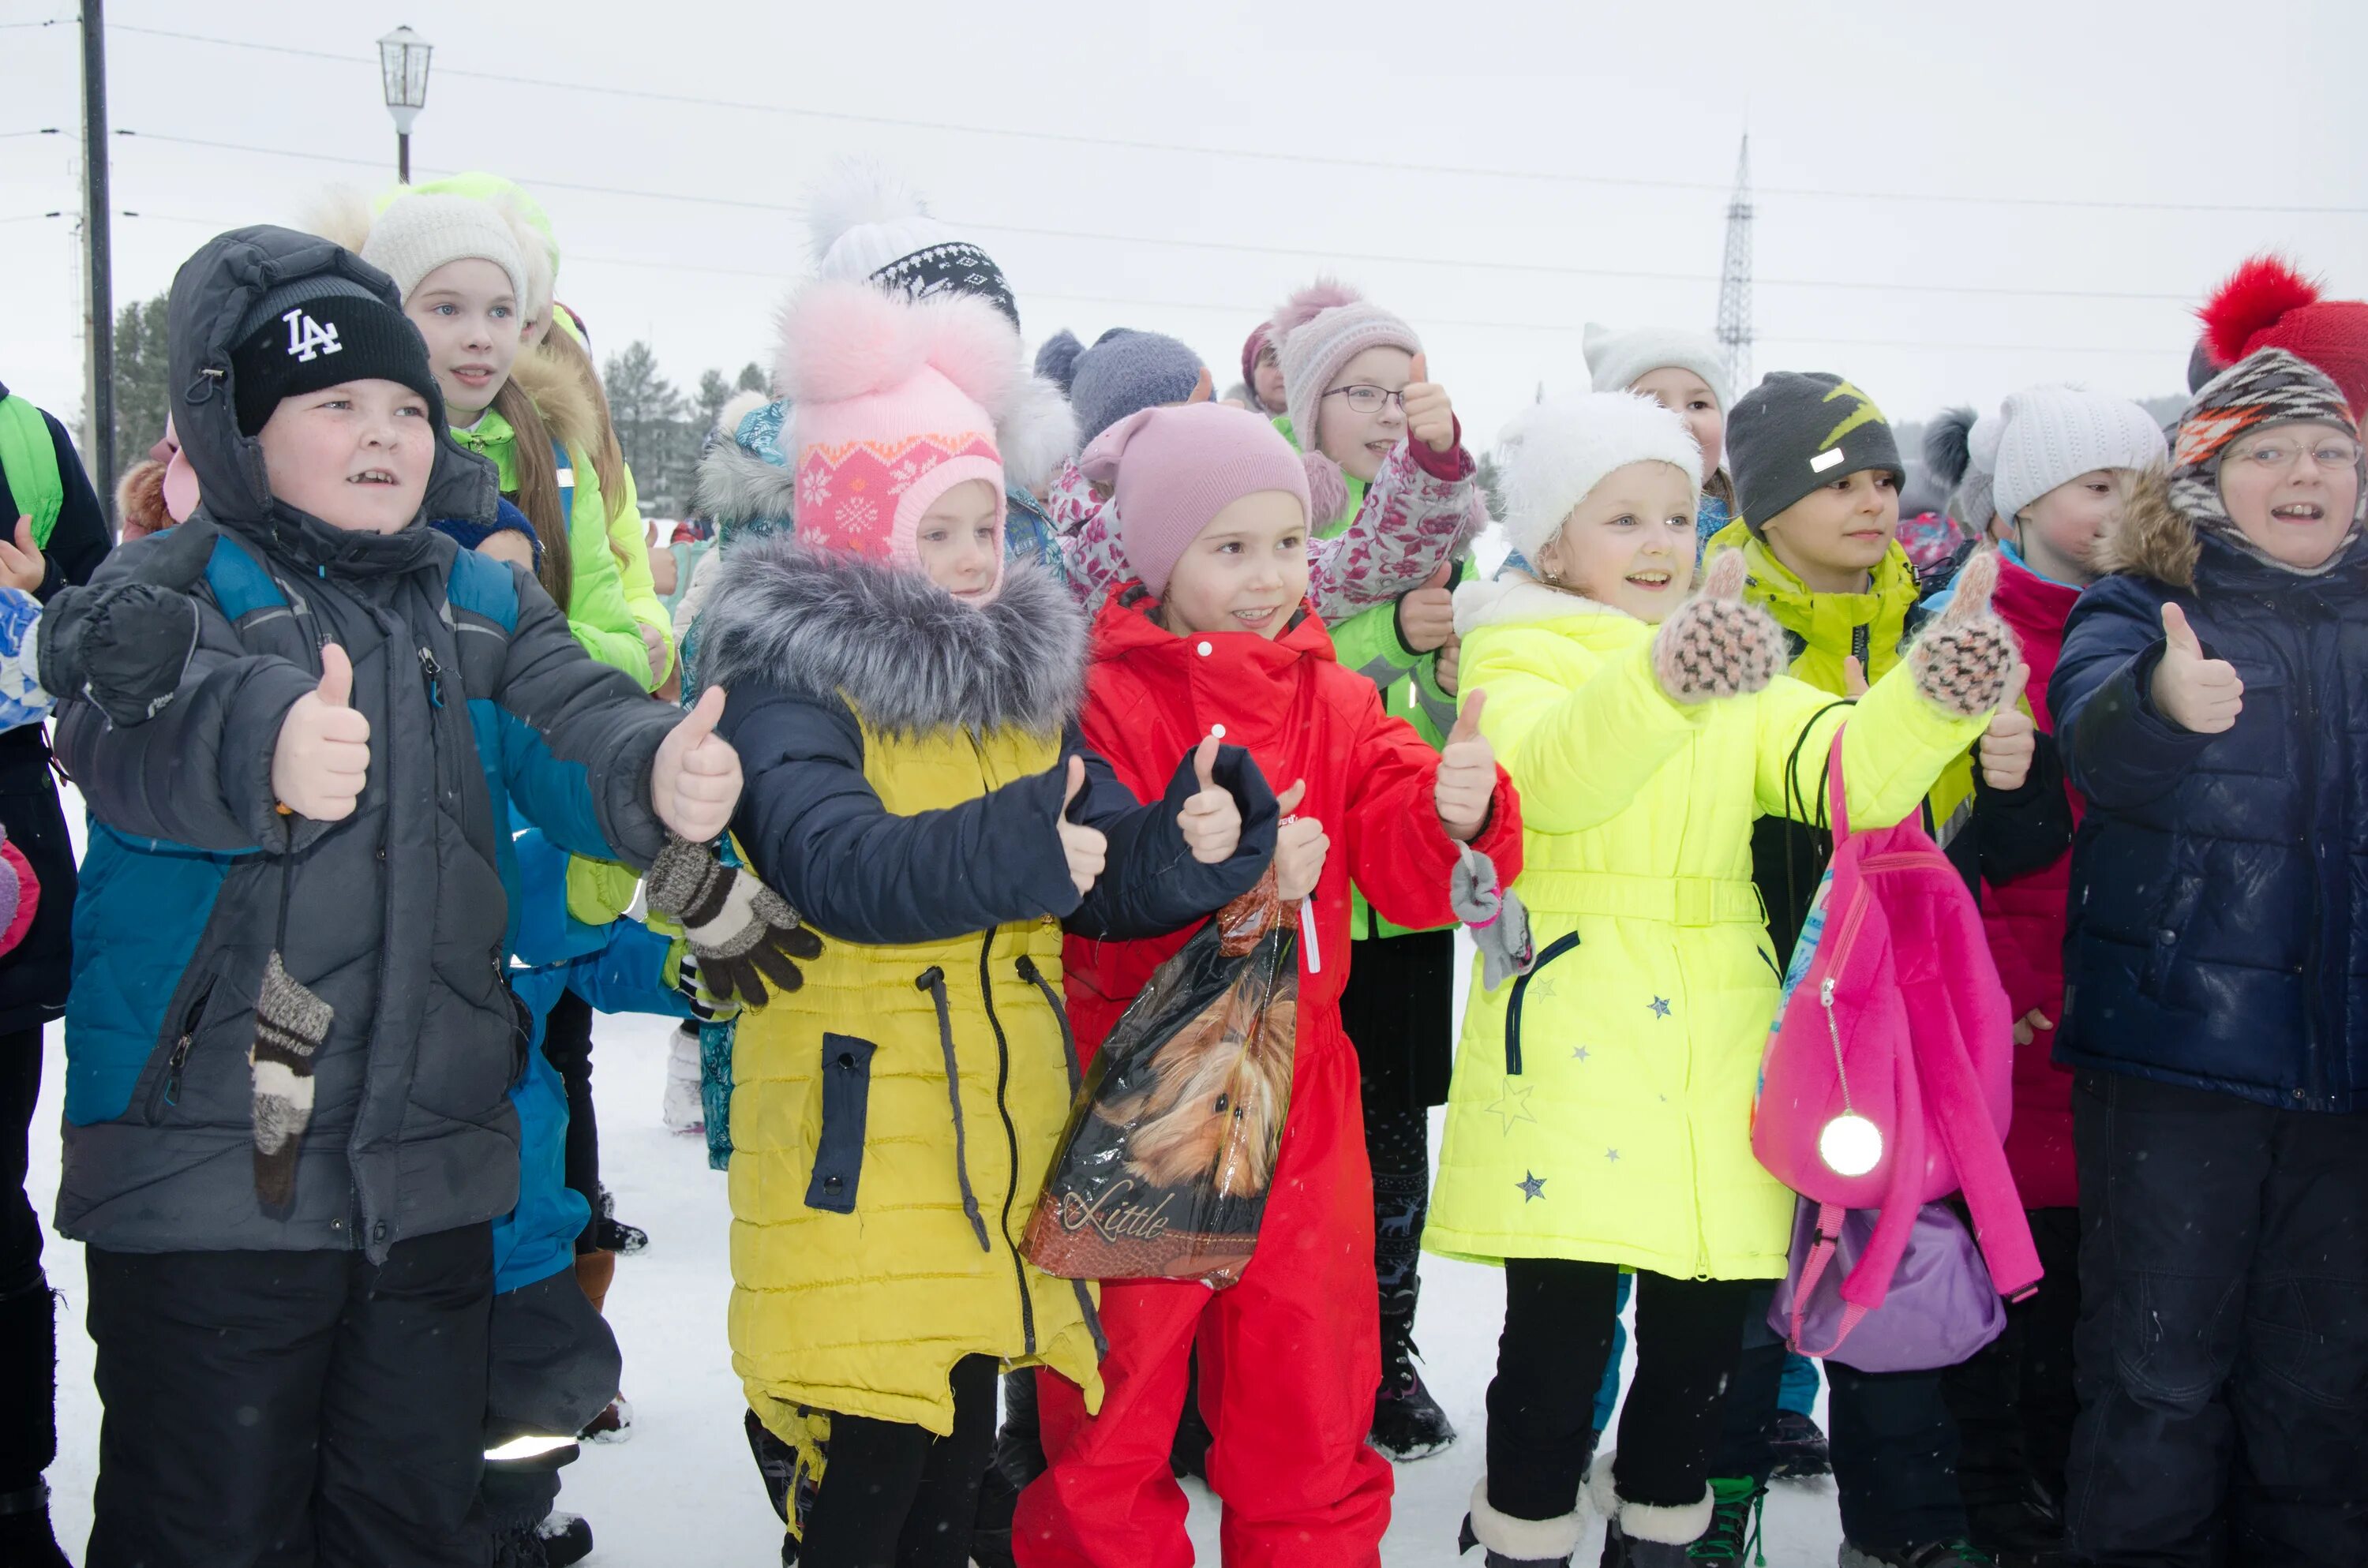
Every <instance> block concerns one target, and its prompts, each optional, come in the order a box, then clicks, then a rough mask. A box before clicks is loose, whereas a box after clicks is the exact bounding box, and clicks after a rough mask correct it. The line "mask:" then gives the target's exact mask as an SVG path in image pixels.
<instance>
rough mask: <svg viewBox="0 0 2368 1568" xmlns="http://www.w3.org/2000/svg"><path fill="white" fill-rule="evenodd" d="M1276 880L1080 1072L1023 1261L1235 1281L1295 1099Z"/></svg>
mask: <svg viewBox="0 0 2368 1568" xmlns="http://www.w3.org/2000/svg"><path fill="white" fill-rule="evenodd" d="M1273 881H1274V879H1273V876H1272V874H1271V873H1269V876H1268V878H1267V880H1266V881H1264V882H1263V883H1261V884H1260V885H1259V886H1258V888H1257V889H1254V890H1253V891H1251V892H1248V893H1246V894H1244V895H1243V896H1242V897H1241V898H1239V899H1236V900H1235V902H1234V903H1230V904H1228V905H1226V907H1225V908H1224V910H1223V911H1222V912H1220V913H1219V915H1217V917H1216V918H1215V919H1214V920H1212V921H1211V922H1210V923H1209V924H1208V925H1207V926H1203V927H1202V928H1201V930H1200V931H1198V932H1196V933H1194V934H1193V936H1192V937H1191V939H1190V941H1188V942H1187V943H1185V945H1184V947H1183V949H1181V950H1180V951H1178V953H1177V954H1176V956H1175V957H1173V958H1171V959H1169V960H1167V962H1166V963H1165V964H1163V965H1161V966H1160V968H1159V971H1158V972H1157V973H1156V974H1155V975H1154V976H1153V977H1152V981H1151V983H1150V984H1149V985H1147V986H1146V987H1144V992H1143V994H1142V995H1140V996H1139V997H1137V998H1136V999H1135V1002H1134V1005H1133V1006H1131V1007H1129V1008H1128V1009H1127V1011H1126V1015H1125V1017H1122V1018H1121V1019H1120V1020H1119V1023H1118V1027H1117V1028H1115V1029H1113V1030H1112V1031H1111V1033H1110V1039H1109V1040H1108V1041H1107V1042H1105V1043H1104V1045H1103V1047H1102V1050H1101V1052H1100V1054H1099V1056H1097V1057H1096V1058H1095V1059H1094V1062H1093V1065H1092V1066H1091V1067H1090V1068H1089V1069H1088V1070H1087V1074H1086V1076H1085V1081H1084V1083H1083V1085H1081V1086H1080V1088H1079V1090H1078V1094H1077V1101H1076V1107H1075V1108H1073V1109H1072V1111H1071V1113H1070V1119H1069V1130H1068V1133H1067V1136H1066V1138H1065V1140H1064V1144H1063V1148H1062V1152H1061V1157H1060V1159H1059V1160H1058V1161H1057V1162H1056V1163H1055V1165H1054V1166H1053V1176H1052V1179H1051V1180H1050V1181H1048V1182H1047V1183H1046V1184H1045V1187H1044V1196H1043V1197H1042V1199H1040V1200H1039V1201H1038V1203H1037V1206H1036V1212H1035V1214H1034V1216H1033V1217H1032V1218H1031V1220H1030V1223H1029V1229H1028V1246H1027V1250H1028V1255H1029V1256H1030V1259H1032V1260H1033V1261H1034V1262H1035V1264H1036V1266H1037V1267H1040V1268H1042V1269H1044V1270H1045V1271H1046V1272H1047V1273H1051V1274H1057V1275H1062V1276H1064V1277H1067V1278H1079V1279H1141V1278H1181V1279H1201V1280H1205V1281H1207V1282H1208V1283H1210V1284H1212V1285H1227V1284H1231V1283H1232V1282H1233V1281H1235V1279H1237V1278H1240V1277H1241V1271H1242V1268H1243V1267H1244V1266H1245V1265H1247V1263H1248V1262H1249V1258H1250V1254H1251V1251H1252V1249H1253V1248H1254V1247H1255V1245H1256V1244H1257V1241H1258V1221H1259V1219H1260V1217H1261V1216H1262V1215H1263V1214H1264V1212H1265V1210H1266V1194H1267V1187H1268V1184H1269V1182H1271V1181H1272V1180H1273V1177H1274V1165H1275V1156H1276V1154H1277V1153H1278V1151H1279V1150H1280V1148H1281V1142H1282V1122H1283V1118H1284V1116H1285V1115H1286V1114H1287V1113H1288V1112H1289V1110H1290V1108H1291V1069H1292V1054H1293V1047H1294V1042H1295V1040H1296V1034H1297V1022H1298V1014H1299V959H1298V942H1297V935H1296V930H1295V927H1296V924H1297V922H1296V919H1295V915H1296V911H1294V910H1291V909H1287V908H1285V907H1283V906H1282V904H1281V901H1280V900H1279V899H1277V898H1276V897H1275V895H1274V891H1273Z"/></svg>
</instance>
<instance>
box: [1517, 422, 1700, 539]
mask: <svg viewBox="0 0 2368 1568" xmlns="http://www.w3.org/2000/svg"><path fill="white" fill-rule="evenodd" d="M1646 461H1658V462H1665V463H1668V464H1669V465H1670V466H1671V467H1673V468H1676V469H1678V470H1679V471H1680V472H1683V473H1684V474H1685V476H1686V485H1687V487H1688V488H1689V489H1690V490H1692V491H1693V492H1694V493H1695V494H1696V497H1697V499H1699V496H1700V493H1701V488H1702V449H1701V448H1700V447H1698V446H1696V445H1695V444H1694V438H1693V437H1692V435H1691V433H1689V432H1688V431H1687V429H1686V425H1685V421H1684V420H1682V419H1680V418H1679V417H1678V416H1677V415H1674V414H1672V413H1670V412H1669V411H1668V409H1666V408H1663V407H1662V406H1661V405H1660V404H1659V403H1655V402H1654V401H1653V400H1652V399H1651V398H1649V397H1640V396H1638V395H1637V394H1635V393H1634V392H1590V393H1588V395H1587V396H1585V397H1573V398H1557V399H1555V400H1554V402H1552V403H1533V404H1531V406H1530V407H1528V408H1525V409H1523V410H1522V411H1521V412H1520V414H1519V415H1516V416H1515V417H1514V419H1513V422H1512V423H1511V424H1510V425H1508V426H1506V427H1505V433H1504V434H1503V435H1502V436H1500V437H1497V498H1498V499H1499V500H1501V501H1502V502H1503V503H1504V504H1505V532H1506V535H1507V536H1508V538H1510V539H1511V540H1512V541H1513V548H1514V549H1515V550H1518V551H1520V552H1521V554H1522V556H1523V558H1524V559H1530V560H1534V559H1535V558H1536V555H1537V552H1538V551H1539V550H1540V549H1542V548H1543V547H1544V546H1545V545H1546V544H1548V543H1549V542H1551V541H1552V540H1553V539H1554V535H1555V534H1557V533H1560V532H1561V531H1562V526H1563V524H1564V522H1565V520H1567V519H1568V518H1569V517H1570V514H1571V511H1572V509H1573V508H1574V507H1576V506H1577V505H1578V504H1579V503H1580V502H1582V501H1584V500H1586V499H1587V495H1588V492H1589V491H1591V490H1593V489H1594V488H1595V487H1596V485H1597V484H1599V483H1601V482H1602V480H1603V476H1604V475H1605V474H1608V473H1610V472H1611V471H1612V470H1614V469H1618V468H1625V467H1626V466H1627V465H1628V464H1630V463H1634V462H1646Z"/></svg>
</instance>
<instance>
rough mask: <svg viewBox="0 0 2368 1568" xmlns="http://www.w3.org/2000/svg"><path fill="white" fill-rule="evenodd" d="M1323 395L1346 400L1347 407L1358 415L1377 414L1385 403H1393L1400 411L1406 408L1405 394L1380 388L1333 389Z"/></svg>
mask: <svg viewBox="0 0 2368 1568" xmlns="http://www.w3.org/2000/svg"><path fill="white" fill-rule="evenodd" d="M1324 395H1325V396H1326V397H1345V398H1347V399H1348V400H1349V407H1350V408H1353V409H1355V410H1356V411H1357V412H1358V413H1360V414H1379V413H1380V412H1381V411H1382V404H1383V403H1396V404H1397V405H1398V407H1399V409H1400V410H1404V409H1405V407H1406V393H1404V392H1389V391H1386V390H1384V389H1383V388H1381V387H1334V388H1333V389H1332V390H1331V391H1330V392H1326V393H1325V394H1324Z"/></svg>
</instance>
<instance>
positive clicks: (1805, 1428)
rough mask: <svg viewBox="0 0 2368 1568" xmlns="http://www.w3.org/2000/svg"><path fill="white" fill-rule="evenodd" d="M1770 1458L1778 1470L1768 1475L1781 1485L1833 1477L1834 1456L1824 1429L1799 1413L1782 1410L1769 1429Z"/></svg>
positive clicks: (1775, 1469)
mask: <svg viewBox="0 0 2368 1568" xmlns="http://www.w3.org/2000/svg"><path fill="white" fill-rule="evenodd" d="M1768 1454H1769V1457H1770V1459H1772V1460H1775V1461H1776V1467H1775V1468H1774V1469H1773V1470H1771V1471H1769V1472H1768V1473H1769V1475H1770V1478H1771V1479H1773V1480H1777V1481H1806V1480H1808V1479H1810V1478H1811V1477H1812V1476H1818V1475H1831V1474H1833V1472H1834V1456H1833V1452H1832V1450H1831V1449H1828V1448H1827V1444H1826V1434H1825V1430H1824V1428H1822V1427H1820V1426H1818V1425H1817V1424H1816V1421H1815V1420H1814V1419H1812V1418H1811V1417H1809V1416H1806V1415H1802V1414H1801V1413H1800V1412H1799V1411H1797V1410H1780V1411H1778V1412H1777V1413H1776V1419H1775V1420H1773V1421H1771V1422H1770V1423H1769V1425H1768Z"/></svg>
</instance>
